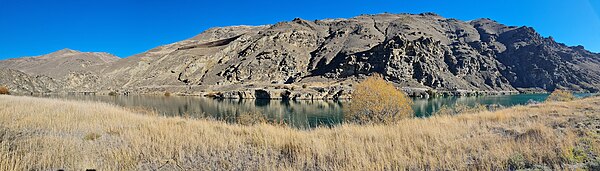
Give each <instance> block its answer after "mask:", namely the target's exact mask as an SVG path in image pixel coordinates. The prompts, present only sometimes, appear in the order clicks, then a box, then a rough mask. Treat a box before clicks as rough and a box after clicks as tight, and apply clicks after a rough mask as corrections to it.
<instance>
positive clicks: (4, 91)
mask: <svg viewBox="0 0 600 171" xmlns="http://www.w3.org/2000/svg"><path fill="white" fill-rule="evenodd" d="M0 94H10V92H9V91H8V88H7V87H5V86H0Z"/></svg>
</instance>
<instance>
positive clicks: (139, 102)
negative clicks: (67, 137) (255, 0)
mask: <svg viewBox="0 0 600 171" xmlns="http://www.w3.org/2000/svg"><path fill="white" fill-rule="evenodd" d="M590 95H591V94H576V97H585V96H590ZM46 97H50V98H61V99H72V100H86V101H100V102H106V103H110V104H115V105H118V106H123V107H127V108H144V109H152V110H155V111H156V112H157V113H159V114H160V115H164V116H190V117H201V116H205V115H210V116H212V117H214V118H218V119H223V120H227V121H231V122H233V121H234V118H235V116H237V115H239V114H243V113H248V112H258V113H262V114H265V115H266V116H267V117H268V118H269V119H272V120H275V121H281V122H285V123H287V124H288V125H290V126H293V127H296V128H314V127H317V126H331V125H336V124H339V123H341V122H342V121H343V116H344V114H343V107H344V105H347V104H348V103H350V101H331V100H301V101H293V100H292V101H282V100H259V99H257V100H254V99H253V100H249V99H245V100H236V99H211V98H204V97H196V96H168V97H167V96H137V95H132V96H94V95H50V96H46ZM547 97H548V94H519V95H508V96H482V97H442V98H430V99H413V101H414V104H413V106H412V107H413V110H414V111H415V115H416V116H418V117H426V116H429V115H431V114H432V113H434V112H436V111H437V110H439V109H440V108H441V107H442V106H444V105H447V106H455V105H457V104H462V105H468V106H473V105H476V104H482V105H491V104H498V105H502V106H505V107H510V106H515V105H523V104H527V103H528V102H530V101H532V100H533V101H538V102H542V101H544V100H545V99H546V98H547Z"/></svg>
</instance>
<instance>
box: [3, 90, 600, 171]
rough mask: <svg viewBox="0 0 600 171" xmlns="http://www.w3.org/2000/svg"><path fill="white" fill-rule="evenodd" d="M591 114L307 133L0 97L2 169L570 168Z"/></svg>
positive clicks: (597, 101) (486, 115)
mask: <svg viewBox="0 0 600 171" xmlns="http://www.w3.org/2000/svg"><path fill="white" fill-rule="evenodd" d="M599 111H600V98H593V99H585V100H578V101H573V102H562V103H544V104H541V105H538V106H524V107H517V108H511V109H505V110H500V111H496V112H482V113H478V114H463V115H456V116H435V117H431V118H426V119H418V118H414V119H405V120H401V121H399V122H398V123H397V124H394V125H367V126H360V125H349V124H346V125H342V126H338V127H335V128H331V129H330V128H317V129H314V130H308V131H307V130H296V129H292V128H287V127H281V126H271V125H267V124H258V125H254V126H241V125H229V124H226V123H222V122H215V121H205V120H190V119H184V118H164V117H158V116H147V115H142V114H136V113H133V112H131V111H127V110H124V109H122V108H120V107H116V106H112V105H108V104H103V103H95V102H76V101H65V100H56V99H42V98H33V97H15V96H0V170H32V169H34V170H56V169H67V170H82V169H87V168H95V169H100V170H155V169H156V170H217V169H222V170H238V169H239V170H405V169H407V170H507V169H518V168H536V167H537V168H543V167H549V168H552V169H558V170H561V169H572V168H573V167H580V168H581V167H586V165H576V164H577V163H593V162H594V160H593V158H594V157H597V156H598V149H600V148H599V146H598V144H599V142H598V141H599V139H598V138H597V136H598V132H597V130H596V128H595V127H596V126H598V122H599V120H600V113H599ZM595 137H596V138H595ZM596 162H597V161H596Z"/></svg>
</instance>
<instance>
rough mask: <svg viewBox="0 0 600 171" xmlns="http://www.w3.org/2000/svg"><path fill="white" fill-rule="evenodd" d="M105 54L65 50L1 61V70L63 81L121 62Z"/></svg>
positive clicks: (117, 58)
mask: <svg viewBox="0 0 600 171" xmlns="http://www.w3.org/2000/svg"><path fill="white" fill-rule="evenodd" d="M119 59H120V58H119V57H116V56H113V55H111V54H108V53H104V52H79V51H76V50H71V49H63V50H59V51H56V52H52V53H50V54H46V55H42V56H34V57H22V58H13V59H8V60H2V61H0V68H10V69H16V70H20V71H22V72H24V73H27V74H30V75H46V76H49V77H52V78H55V79H62V78H65V77H67V76H68V75H69V74H71V73H81V72H94V71H97V70H98V69H97V68H98V67H100V66H106V65H107V64H110V63H112V62H115V61H117V60H119Z"/></svg>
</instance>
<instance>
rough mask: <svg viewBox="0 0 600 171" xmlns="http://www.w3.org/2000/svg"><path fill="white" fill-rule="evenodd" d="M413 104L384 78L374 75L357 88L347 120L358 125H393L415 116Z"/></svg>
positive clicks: (346, 115) (346, 113) (347, 109)
mask: <svg viewBox="0 0 600 171" xmlns="http://www.w3.org/2000/svg"><path fill="white" fill-rule="evenodd" d="M412 103H413V102H412V100H411V99H410V98H408V96H406V95H405V94H404V93H403V92H402V91H400V90H398V89H396V87H394V85H392V84H391V83H388V82H386V81H385V80H384V79H383V77H382V76H380V75H374V76H371V77H369V78H367V79H366V80H364V81H363V82H361V83H360V84H358V85H356V86H355V89H354V92H353V93H352V102H351V103H350V104H349V107H348V108H346V112H345V119H346V121H348V122H353V123H358V124H377V123H383V124H387V123H393V122H396V121H398V120H401V119H404V118H408V117H412V116H413V115H414V113H413V110H412V108H411V105H412Z"/></svg>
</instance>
